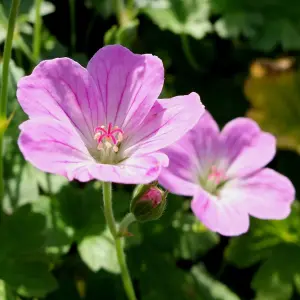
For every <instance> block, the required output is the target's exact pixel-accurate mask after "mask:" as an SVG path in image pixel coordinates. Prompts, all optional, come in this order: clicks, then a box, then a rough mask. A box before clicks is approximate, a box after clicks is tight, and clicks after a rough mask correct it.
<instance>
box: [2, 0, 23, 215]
mask: <svg viewBox="0 0 300 300" xmlns="http://www.w3.org/2000/svg"><path fill="white" fill-rule="evenodd" d="M19 5H20V0H12V5H11V9H10V14H9V20H8V29H7V36H6V40H5V46H4V53H3V65H2V84H1V95H0V119H1V120H3V119H4V120H6V114H7V90H8V76H9V62H10V58H11V49H12V43H13V36H14V30H15V24H16V19H17V15H18V10H19ZM3 136H4V132H2V133H0V221H1V219H2V204H3V198H4V180H3V158H2V156H3Z"/></svg>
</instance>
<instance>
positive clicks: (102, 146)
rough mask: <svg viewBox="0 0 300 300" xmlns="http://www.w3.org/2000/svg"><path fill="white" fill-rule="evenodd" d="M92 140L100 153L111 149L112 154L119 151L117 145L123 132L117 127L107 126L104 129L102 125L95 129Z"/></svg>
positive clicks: (121, 138)
mask: <svg viewBox="0 0 300 300" xmlns="http://www.w3.org/2000/svg"><path fill="white" fill-rule="evenodd" d="M94 139H95V140H97V143H98V146H97V149H98V150H100V151H106V150H109V149H111V148H112V150H113V151H114V152H116V153H117V152H118V151H119V147H118V145H119V144H120V143H121V142H122V140H123V130H122V129H120V128H119V127H118V126H114V127H113V126H112V124H111V123H109V124H108V127H107V128H106V127H105V126H104V125H102V126H100V127H96V128H95V135H94Z"/></svg>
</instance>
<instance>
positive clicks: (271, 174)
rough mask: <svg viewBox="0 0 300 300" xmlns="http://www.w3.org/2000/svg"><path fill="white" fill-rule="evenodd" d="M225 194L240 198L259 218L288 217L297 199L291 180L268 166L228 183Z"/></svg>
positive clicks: (224, 190)
mask: <svg viewBox="0 0 300 300" xmlns="http://www.w3.org/2000/svg"><path fill="white" fill-rule="evenodd" d="M225 194H226V195H228V197H234V198H236V199H239V201H241V202H242V205H243V207H244V209H246V210H247V211H248V213H249V214H250V215H251V216H253V217H256V218H259V219H279V220H280V219H284V218H286V217H287V216H288V215H289V213H290V211H291V204H292V202H293V201H294V200H295V188H294V187H293V184H292V183H291V181H290V180H289V179H288V178H287V177H285V176H283V175H281V174H279V173H277V172H275V171H274V170H271V169H268V168H265V169H262V170H261V171H258V172H257V173H254V174H252V175H250V176H248V177H244V178H239V179H237V180H234V181H233V182H232V183H228V185H225V186H224V189H223V191H222V196H225Z"/></svg>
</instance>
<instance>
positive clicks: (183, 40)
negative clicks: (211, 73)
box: [180, 34, 199, 70]
mask: <svg viewBox="0 0 300 300" xmlns="http://www.w3.org/2000/svg"><path fill="white" fill-rule="evenodd" d="M180 37H181V45H182V50H183V52H184V54H185V56H186V58H187V60H188V62H189V64H190V65H191V66H192V67H193V68H194V69H195V70H199V65H198V63H197V61H196V59H195V58H194V56H193V54H192V51H191V48H190V44H189V40H188V36H187V35H186V34H182V35H181V36H180Z"/></svg>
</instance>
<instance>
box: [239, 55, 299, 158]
mask: <svg viewBox="0 0 300 300" xmlns="http://www.w3.org/2000/svg"><path fill="white" fill-rule="evenodd" d="M280 64H286V65H287V66H290V65H291V64H292V62H290V61H289V60H288V59H287V60H285V61H284V60H265V61H262V62H259V61H258V62H257V63H255V64H253V67H252V76H250V77H249V78H248V80H247V81H246V84H245V94H246V96H247V98H248V100H249V101H250V102H251V105H252V107H251V109H250V110H249V111H248V116H249V117H251V118H252V119H254V120H255V121H257V122H258V123H259V125H260V126H261V128H262V129H263V130H265V131H268V132H271V133H273V134H274V135H275V136H276V138H277V145H278V147H280V148H282V149H289V150H295V151H297V152H298V153H300V135H299V132H300V122H299V119H300V106H299V99H300V72H298V71H291V70H287V71H286V72H282V71H281V69H280V66H281V65H280Z"/></svg>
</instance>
